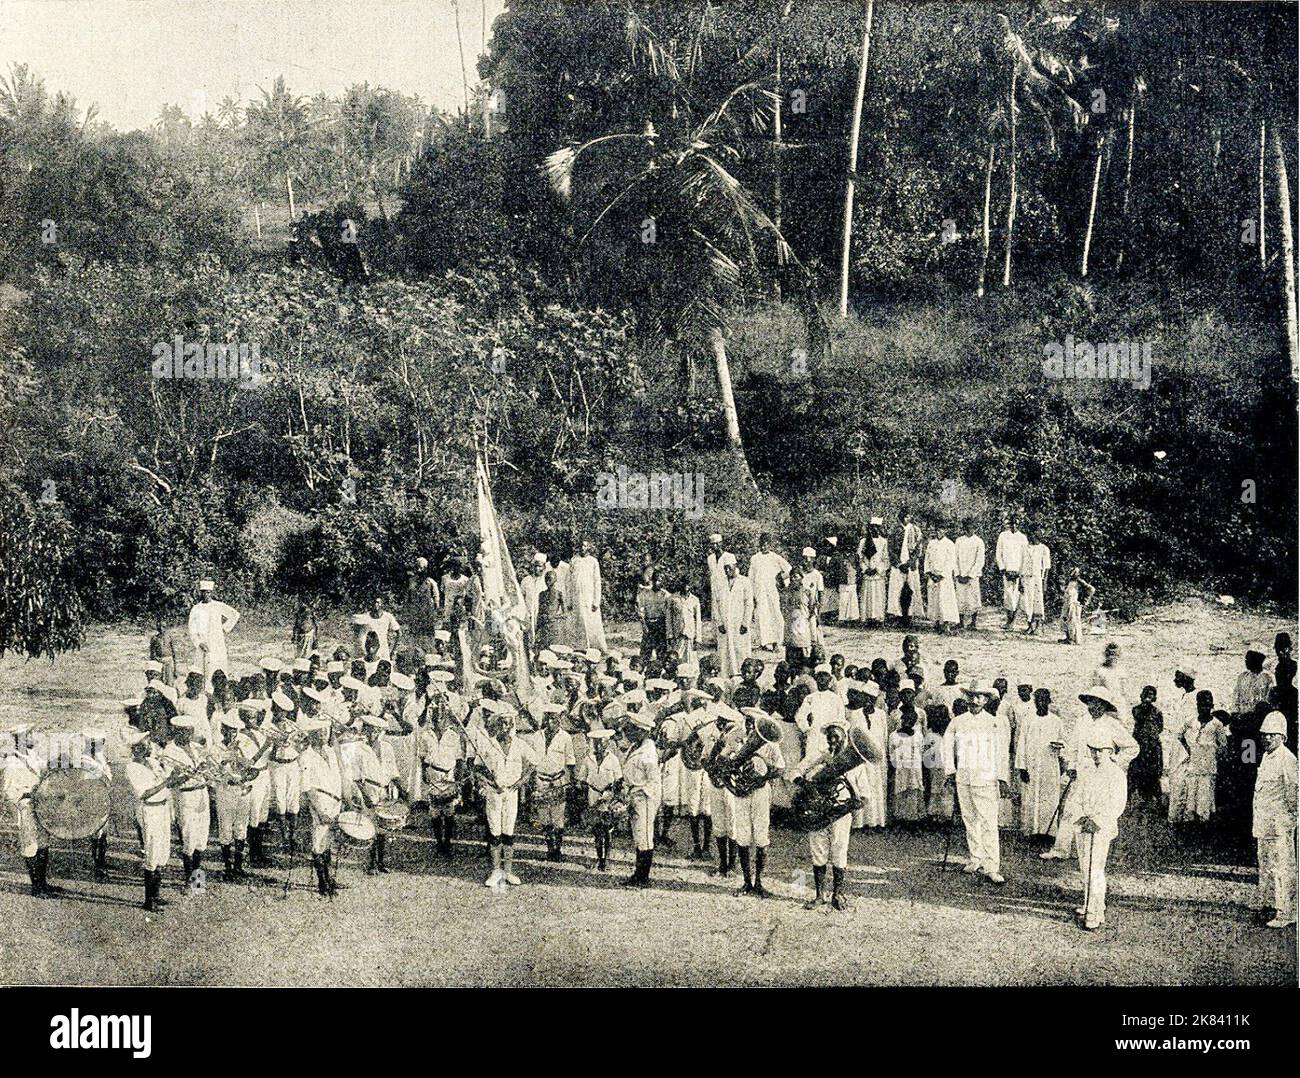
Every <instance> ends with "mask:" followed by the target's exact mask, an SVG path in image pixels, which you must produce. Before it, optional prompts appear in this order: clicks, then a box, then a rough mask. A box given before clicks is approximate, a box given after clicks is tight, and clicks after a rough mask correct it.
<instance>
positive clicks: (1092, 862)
mask: <svg viewBox="0 0 1300 1078" xmlns="http://www.w3.org/2000/svg"><path fill="white" fill-rule="evenodd" d="M1075 832H1076V835H1077V838H1076V842H1077V844H1078V847H1079V874H1080V875H1081V876H1082V877H1083V916H1084V921H1085V922H1086V923H1087V924H1090V925H1099V924H1101V923H1102V922H1104V921H1105V920H1106V858H1107V857H1109V856H1110V844H1111V842H1112V841H1114V838H1115V836H1114V835H1113V834H1109V833H1107V832H1105V831H1098V832H1097V833H1096V834H1092V835H1090V834H1088V833H1087V832H1086V831H1084V830H1083V829H1082V828H1080V827H1076V828H1075Z"/></svg>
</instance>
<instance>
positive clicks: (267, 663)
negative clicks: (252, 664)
mask: <svg viewBox="0 0 1300 1078" xmlns="http://www.w3.org/2000/svg"><path fill="white" fill-rule="evenodd" d="M257 665H258V666H260V667H261V668H262V669H263V670H269V671H271V673H273V674H278V673H279V672H280V671H281V670H282V669H283V668H284V664H283V663H282V662H280V660H279V659H277V658H275V657H274V656H270V655H268V656H267V657H266V658H265V659H259V660H258V663H257Z"/></svg>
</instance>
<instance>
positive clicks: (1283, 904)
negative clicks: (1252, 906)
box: [1255, 832, 1296, 921]
mask: <svg viewBox="0 0 1300 1078" xmlns="http://www.w3.org/2000/svg"><path fill="white" fill-rule="evenodd" d="M1255 849H1256V851H1257V853H1258V855H1259V904H1260V906H1261V907H1263V908H1264V909H1272V910H1276V911H1277V916H1278V917H1279V918H1281V919H1282V920H1283V921H1294V920H1295V889H1296V856H1295V833H1294V832H1292V833H1291V834H1289V835H1272V836H1269V837H1268V838H1257V839H1255Z"/></svg>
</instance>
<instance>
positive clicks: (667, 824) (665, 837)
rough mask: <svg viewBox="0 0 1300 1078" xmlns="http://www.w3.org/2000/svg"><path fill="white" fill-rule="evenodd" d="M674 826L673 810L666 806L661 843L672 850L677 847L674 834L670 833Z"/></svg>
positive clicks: (666, 848)
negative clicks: (673, 838) (673, 837)
mask: <svg viewBox="0 0 1300 1078" xmlns="http://www.w3.org/2000/svg"><path fill="white" fill-rule="evenodd" d="M672 826H673V810H672V809H670V808H666V809H664V810H663V834H662V835H661V836H660V839H659V844H660V845H661V846H663V848H664V849H665V850H672V849H675V848H676V847H677V843H675V842H674V841H673V840H672V836H671V835H670V834H669V833H668V832H669V830H670V829H671V828H672Z"/></svg>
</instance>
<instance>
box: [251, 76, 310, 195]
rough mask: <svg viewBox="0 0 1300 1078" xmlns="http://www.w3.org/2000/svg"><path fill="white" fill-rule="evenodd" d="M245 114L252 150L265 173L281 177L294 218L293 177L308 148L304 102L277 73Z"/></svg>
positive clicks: (300, 170) (300, 168)
mask: <svg viewBox="0 0 1300 1078" xmlns="http://www.w3.org/2000/svg"><path fill="white" fill-rule="evenodd" d="M245 118H246V120H247V129H248V135H249V138H250V139H251V143H252V146H253V149H254V153H255V154H256V156H257V158H258V159H259V161H260V162H261V164H262V166H263V167H264V168H265V170H266V172H267V174H268V175H275V176H279V177H283V179H284V190H285V195H286V197H287V198H288V202H289V219H290V220H291V221H293V220H296V219H297V217H298V210H297V204H296V203H295V201H294V197H293V179H294V176H295V175H301V173H302V170H303V168H304V166H305V162H306V158H307V152H308V149H309V133H310V132H309V126H310V125H309V124H308V119H307V105H306V102H305V101H304V100H303V98H301V97H298V96H297V95H295V94H292V93H290V92H289V89H288V87H286V86H285V83H284V76H283V75H280V76H278V77H277V78H276V80H275V83H274V84H273V86H272V88H271V90H269V91H268V90H265V89H263V90H262V100H261V101H255V102H253V103H252V104H251V105H249V106H248V109H247V112H246V117H245Z"/></svg>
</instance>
